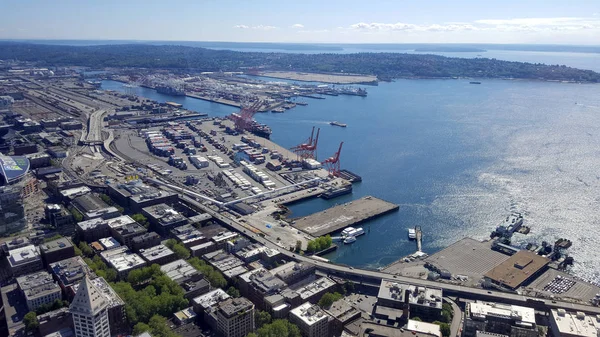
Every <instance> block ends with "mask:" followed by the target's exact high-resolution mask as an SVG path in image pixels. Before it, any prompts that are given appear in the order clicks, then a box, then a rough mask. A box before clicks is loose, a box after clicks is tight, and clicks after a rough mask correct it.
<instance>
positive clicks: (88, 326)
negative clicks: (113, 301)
mask: <svg viewBox="0 0 600 337" xmlns="http://www.w3.org/2000/svg"><path fill="white" fill-rule="evenodd" d="M108 305H109V303H108V301H107V300H106V297H104V296H102V293H101V292H100V290H98V288H96V286H95V285H94V284H93V283H92V282H91V281H90V279H89V277H88V276H87V275H86V277H85V278H84V279H83V280H82V281H81V284H80V285H79V289H78V290H77V293H76V294H75V297H74V298H73V301H72V302H71V306H70V311H71V314H72V316H73V325H74V327H75V337H110V327H109V323H108V314H107V308H108Z"/></svg>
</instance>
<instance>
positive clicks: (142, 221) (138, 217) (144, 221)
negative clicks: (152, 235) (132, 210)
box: [131, 213, 150, 228]
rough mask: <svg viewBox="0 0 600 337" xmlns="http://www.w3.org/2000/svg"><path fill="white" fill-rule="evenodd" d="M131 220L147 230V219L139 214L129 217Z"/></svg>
mask: <svg viewBox="0 0 600 337" xmlns="http://www.w3.org/2000/svg"><path fill="white" fill-rule="evenodd" d="M131 218H132V219H133V220H135V222H137V223H139V224H140V225H142V226H144V227H146V228H148V226H149V225H150V223H149V222H148V219H147V218H146V217H145V216H144V215H143V214H140V213H136V214H134V215H132V216H131Z"/></svg>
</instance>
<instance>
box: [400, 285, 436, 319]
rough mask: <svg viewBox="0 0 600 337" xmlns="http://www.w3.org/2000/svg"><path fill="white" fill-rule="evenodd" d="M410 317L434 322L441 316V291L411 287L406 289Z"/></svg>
mask: <svg viewBox="0 0 600 337" xmlns="http://www.w3.org/2000/svg"><path fill="white" fill-rule="evenodd" d="M406 290H407V293H406V299H407V300H408V310H409V312H410V316H412V317H419V318H421V319H423V320H426V321H431V322H433V321H436V320H438V319H439V318H440V317H441V315H442V289H440V288H426V287H419V286H414V285H411V286H409V287H407V288H406Z"/></svg>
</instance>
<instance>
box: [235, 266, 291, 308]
mask: <svg viewBox="0 0 600 337" xmlns="http://www.w3.org/2000/svg"><path fill="white" fill-rule="evenodd" d="M244 276H246V277H247V278H248V282H246V277H244ZM239 283H240V284H241V283H244V286H243V288H244V289H243V292H244V293H246V294H244V296H248V298H249V299H250V300H251V301H252V302H254V303H256V305H257V306H258V308H259V309H261V310H265V309H266V308H267V305H266V303H265V300H264V299H265V297H267V296H270V295H274V294H276V293H278V292H279V291H280V290H281V289H283V288H285V287H287V284H285V282H283V281H282V280H280V279H278V278H277V277H275V275H273V274H272V273H271V272H269V271H267V270H264V269H262V270H258V271H257V272H254V271H251V272H248V273H245V274H243V275H242V276H240V281H239ZM240 291H242V289H240Z"/></svg>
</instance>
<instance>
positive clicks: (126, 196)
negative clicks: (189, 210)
mask: <svg viewBox="0 0 600 337" xmlns="http://www.w3.org/2000/svg"><path fill="white" fill-rule="evenodd" d="M108 195H109V196H110V197H111V198H113V200H115V201H116V202H117V203H119V205H121V206H122V207H126V208H128V209H131V210H132V211H133V212H141V211H142V209H143V208H146V207H149V206H153V205H158V204H172V203H174V202H177V194H176V193H172V192H166V191H163V190H159V189H157V188H154V187H151V186H148V185H146V184H144V183H142V182H141V181H139V180H136V181H130V182H128V183H126V184H112V185H109V186H108Z"/></svg>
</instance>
